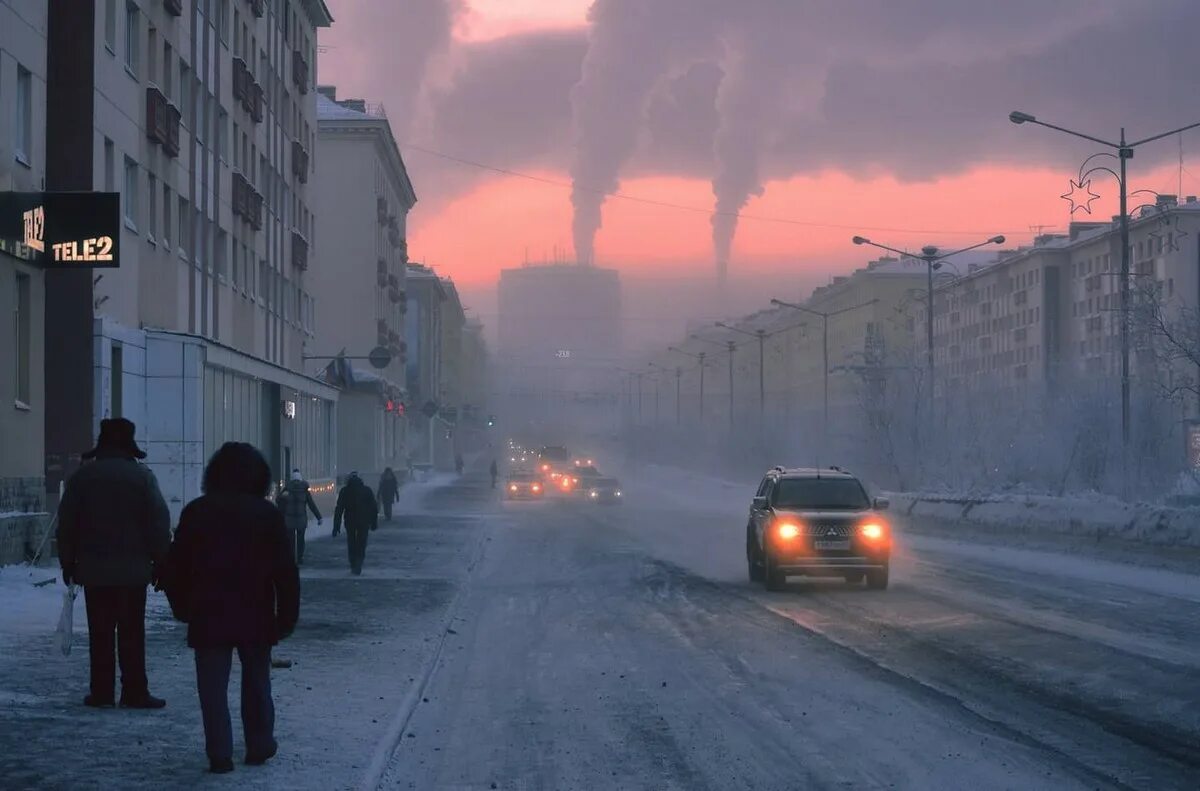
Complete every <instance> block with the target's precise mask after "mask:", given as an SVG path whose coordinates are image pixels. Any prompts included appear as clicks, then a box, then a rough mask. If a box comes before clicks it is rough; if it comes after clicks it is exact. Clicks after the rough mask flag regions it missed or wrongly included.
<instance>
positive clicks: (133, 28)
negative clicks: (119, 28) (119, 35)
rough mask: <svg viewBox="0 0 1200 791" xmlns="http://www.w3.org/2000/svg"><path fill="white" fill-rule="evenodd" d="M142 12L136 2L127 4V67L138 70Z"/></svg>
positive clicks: (131, 70) (133, 70) (134, 70)
mask: <svg viewBox="0 0 1200 791" xmlns="http://www.w3.org/2000/svg"><path fill="white" fill-rule="evenodd" d="M139 20H140V14H139V12H138V7H137V4H136V3H132V2H129V3H126V4H125V68H127V69H129V71H130V72H132V73H133V74H135V75H136V74H137V71H138V49H139V48H138V37H139V36H140V35H141V25H140V22H139Z"/></svg>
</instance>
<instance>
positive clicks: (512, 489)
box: [508, 483, 517, 492]
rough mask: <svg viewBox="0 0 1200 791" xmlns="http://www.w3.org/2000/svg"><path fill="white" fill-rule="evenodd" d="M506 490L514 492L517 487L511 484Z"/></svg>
mask: <svg viewBox="0 0 1200 791" xmlns="http://www.w3.org/2000/svg"><path fill="white" fill-rule="evenodd" d="M508 490H509V491H510V492H515V491H516V490H517V485H516V484H515V483H514V484H512V485H511V486H509V487H508Z"/></svg>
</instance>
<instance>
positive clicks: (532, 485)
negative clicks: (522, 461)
mask: <svg viewBox="0 0 1200 791" xmlns="http://www.w3.org/2000/svg"><path fill="white" fill-rule="evenodd" d="M545 493H546V486H545V484H543V483H542V480H541V478H539V477H538V476H537V475H534V474H533V473H531V472H514V473H511V474H510V475H509V476H508V479H507V480H506V481H505V483H504V497H505V499H508V500H538V499H541V498H542V496H543V495H545Z"/></svg>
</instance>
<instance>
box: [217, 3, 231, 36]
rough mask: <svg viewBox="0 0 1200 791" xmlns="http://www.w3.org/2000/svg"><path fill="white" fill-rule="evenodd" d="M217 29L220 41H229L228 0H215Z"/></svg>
mask: <svg viewBox="0 0 1200 791" xmlns="http://www.w3.org/2000/svg"><path fill="white" fill-rule="evenodd" d="M217 30H218V31H220V33H221V41H222V42H224V43H226V44H228V43H229V0H217Z"/></svg>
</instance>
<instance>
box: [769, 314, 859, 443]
mask: <svg viewBox="0 0 1200 791" xmlns="http://www.w3.org/2000/svg"><path fill="white" fill-rule="evenodd" d="M877 302H879V300H878V299H872V300H870V301H868V302H862V303H860V304H858V305H851V306H850V307H846V308H841V309H839V310H830V311H822V310H814V309H812V308H809V307H805V306H804V305H797V304H795V303H794V302H784V301H783V300H782V299H773V300H771V304H772V305H778V306H780V307H783V308H791V309H792V310H799V311H803V312H805V313H811V314H812V315H814V316H820V317H821V347H822V349H821V359H822V360H823V364H822V366H821V375H822V377H823V380H824V381H823V382H822V386H823V387H824V389H825V399H824V400H825V422H824V423H823V429H822V433H823V434H824V439H823V442H824V446H825V448H824V449H825V450H828V449H829V319H830V318H832V317H833V316H840V315H841V314H843V313H849V312H850V311H852V310H858V309H859V308H865V307H868V306H870V305H874V304H876V303H877Z"/></svg>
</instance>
